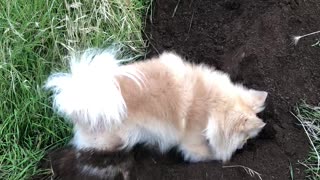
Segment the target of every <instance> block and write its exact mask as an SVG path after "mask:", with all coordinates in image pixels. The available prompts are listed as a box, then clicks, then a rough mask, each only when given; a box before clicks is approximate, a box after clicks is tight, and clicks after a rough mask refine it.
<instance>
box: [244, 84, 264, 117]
mask: <svg viewBox="0 0 320 180" xmlns="http://www.w3.org/2000/svg"><path fill="white" fill-rule="evenodd" d="M248 93H249V101H248V103H249V106H250V107H251V108H252V109H253V110H254V111H255V112H256V113H259V112H261V111H263V110H264V108H265V107H264V104H265V101H266V99H267V97H268V92H266V91H258V90H254V89H250V90H249V92H248Z"/></svg>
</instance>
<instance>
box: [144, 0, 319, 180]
mask: <svg viewBox="0 0 320 180" xmlns="http://www.w3.org/2000/svg"><path fill="white" fill-rule="evenodd" d="M319 12H320V3H319V1H317V0H308V1H302V0H269V1H266V0H201V1H200V0H198V1H197V0H184V1H180V0H173V1H166V0H157V1H155V9H154V14H153V20H152V22H149V23H148V25H147V32H148V33H147V36H148V38H149V40H150V43H151V49H150V50H151V52H150V53H149V56H152V55H155V54H157V53H161V52H162V51H164V50H174V51H176V52H178V53H180V54H182V55H183V56H184V57H185V58H186V59H187V60H189V61H193V62H196V63H206V64H209V65H213V66H216V67H217V69H221V70H224V71H226V72H228V73H230V74H231V77H232V79H233V80H234V81H237V82H243V83H244V84H245V85H247V86H249V87H252V88H257V89H261V90H266V91H268V92H269V93H270V94H269V99H268V104H267V108H266V110H265V112H263V113H261V115H260V116H261V117H262V118H263V119H264V120H265V121H266V122H267V123H268V125H267V127H266V128H265V130H264V131H263V132H262V133H261V135H260V136H259V137H258V138H257V139H255V140H253V141H251V142H249V143H248V145H247V146H246V147H245V148H244V149H243V150H242V151H241V152H237V154H235V156H234V158H233V159H232V161H231V162H230V163H229V164H228V165H244V166H247V167H250V168H252V169H254V170H255V171H257V172H259V173H261V174H262V176H261V177H262V178H263V179H288V178H289V177H290V169H289V166H290V163H291V164H292V166H293V171H294V178H295V179H304V178H303V177H304V173H303V170H304V169H303V167H302V166H301V165H299V164H298V163H297V162H298V160H303V159H304V158H305V157H306V155H307V152H308V150H309V148H308V147H309V145H308V140H307V138H306V136H305V134H304V132H303V130H302V129H301V128H300V127H299V126H298V125H297V121H296V120H295V118H294V117H293V116H292V115H291V113H290V111H292V110H293V109H292V108H293V107H294V106H295V105H296V103H299V101H300V100H301V99H304V100H306V101H307V102H308V103H313V104H317V103H319V102H320V62H319V60H320V59H319V58H320V49H319V48H317V47H312V46H311V45H312V44H313V43H315V38H316V37H315V36H314V37H310V38H306V39H302V40H301V41H300V42H299V44H298V45H297V46H294V45H293V44H292V40H291V35H302V34H304V33H309V32H313V31H317V30H319V28H320V27H319ZM147 162H148V158H145V159H144V160H141V162H140V165H139V166H141V171H140V172H138V173H139V174H140V176H141V178H139V179H249V175H247V174H246V173H245V171H244V170H243V169H241V168H223V169H222V166H221V164H219V163H215V162H212V163H200V164H177V163H166V161H165V162H162V163H152V161H151V160H149V163H147ZM256 179H257V177H256Z"/></svg>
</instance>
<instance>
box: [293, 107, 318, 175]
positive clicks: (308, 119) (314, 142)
mask: <svg viewBox="0 0 320 180" xmlns="http://www.w3.org/2000/svg"><path fill="white" fill-rule="evenodd" d="M295 114H296V118H297V119H298V120H299V122H300V124H301V125H302V127H303V129H304V130H305V132H306V134H307V136H308V139H309V141H310V145H311V149H310V153H309V156H308V158H307V159H306V160H305V161H303V162H301V164H303V165H304V166H305V167H306V173H307V179H311V180H319V179H320V155H319V153H320V107H319V106H310V105H308V104H306V103H303V104H301V105H300V106H298V107H297V108H296V113H295Z"/></svg>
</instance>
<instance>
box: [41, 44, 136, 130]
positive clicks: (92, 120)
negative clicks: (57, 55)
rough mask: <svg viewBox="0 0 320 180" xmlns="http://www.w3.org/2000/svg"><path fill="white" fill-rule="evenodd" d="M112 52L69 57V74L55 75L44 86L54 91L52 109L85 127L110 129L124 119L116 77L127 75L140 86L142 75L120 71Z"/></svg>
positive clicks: (119, 61)
mask: <svg viewBox="0 0 320 180" xmlns="http://www.w3.org/2000/svg"><path fill="white" fill-rule="evenodd" d="M116 53H117V52H116V51H114V50H113V49H107V50H105V51H99V50H97V49H88V50H86V51H85V52H84V53H83V54H73V55H72V56H71V58H70V67H69V69H70V72H68V73H54V74H52V75H51V76H50V77H49V79H48V81H47V82H46V84H45V87H46V88H47V89H52V90H53V92H54V96H53V97H54V109H55V110H56V111H57V112H58V113H60V114H61V115H63V116H65V117H66V118H68V119H70V120H72V121H75V122H77V123H84V124H85V125H87V127H88V128H103V127H112V126H113V125H117V124H119V123H121V122H122V120H123V119H124V118H125V117H126V111H127V107H126V103H125V102H124V99H123V97H122V95H121V91H120V87H119V84H118V82H117V81H116V79H115V77H116V76H126V77H128V78H130V79H132V80H133V81H135V82H136V83H137V85H140V81H141V78H140V77H141V75H140V74H139V72H138V71H135V70H133V69H129V68H128V69H123V68H122V69H119V65H120V63H121V62H122V61H121V60H117V59H116V58H115V57H116V55H117V54H116Z"/></svg>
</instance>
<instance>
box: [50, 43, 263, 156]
mask: <svg viewBox="0 0 320 180" xmlns="http://www.w3.org/2000/svg"><path fill="white" fill-rule="evenodd" d="M116 55H117V52H116V51H108V50H106V51H99V50H92V49H89V50H87V51H85V52H84V53H82V54H80V55H74V56H72V57H71V59H70V69H69V72H65V73H63V72H61V73H54V74H52V75H51V76H50V77H49V79H48V81H47V83H46V85H45V86H46V88H48V89H51V90H52V91H53V92H54V94H53V98H54V109H55V110H57V112H58V113H59V114H61V115H63V116H64V117H65V118H67V119H68V120H70V121H71V122H72V124H73V125H74V137H73V140H72V144H73V145H74V146H75V147H76V148H77V149H87V148H89V149H97V150H106V151H118V150H129V149H131V148H132V147H133V146H134V145H136V144H137V143H145V144H146V145H152V146H156V147H158V148H159V150H160V151H161V152H166V151H167V150H169V149H170V148H172V147H174V146H175V147H178V149H179V150H180V151H181V152H182V155H183V157H184V158H185V160H186V161H190V162H198V161H209V160H222V161H223V162H226V161H228V160H230V158H231V156H232V155H233V153H234V152H235V151H236V150H237V149H241V148H242V146H243V145H244V144H245V143H246V141H247V140H248V139H249V138H253V137H255V136H257V135H258V133H259V132H260V131H261V130H262V128H263V127H264V126H265V123H264V122H263V121H262V120H261V119H260V118H258V117H257V115H256V114H257V113H258V112H261V111H262V110H263V109H264V103H265V100H266V98H267V95H268V93H267V92H265V91H258V90H254V89H248V88H246V87H244V86H242V85H240V84H235V83H232V82H231V80H230V78H229V76H228V75H227V74H225V73H223V72H221V71H218V70H215V69H214V68H212V67H209V66H206V65H203V64H202V65H200V64H192V63H189V62H186V61H185V60H184V59H183V58H182V57H180V56H179V55H177V54H175V53H172V52H164V53H162V54H161V55H160V56H158V57H154V58H151V59H147V60H144V61H137V62H134V63H128V64H126V65H121V60H117V58H116Z"/></svg>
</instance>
